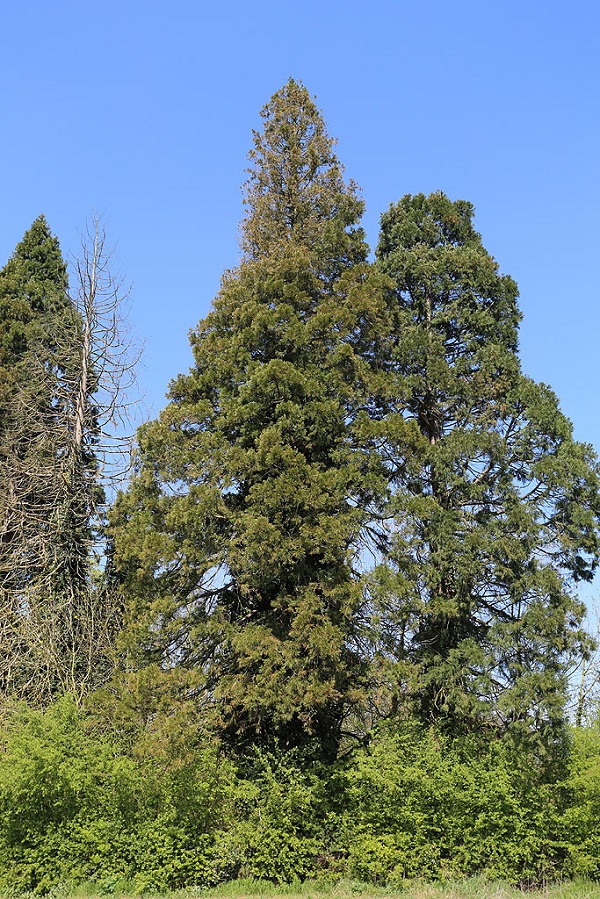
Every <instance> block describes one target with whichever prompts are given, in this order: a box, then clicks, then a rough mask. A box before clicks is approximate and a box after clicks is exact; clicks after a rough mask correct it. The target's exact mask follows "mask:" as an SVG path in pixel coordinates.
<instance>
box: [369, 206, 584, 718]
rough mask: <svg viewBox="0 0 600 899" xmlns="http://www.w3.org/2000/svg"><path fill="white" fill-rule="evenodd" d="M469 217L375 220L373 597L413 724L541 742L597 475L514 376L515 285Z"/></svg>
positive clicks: (547, 404)
mask: <svg viewBox="0 0 600 899" xmlns="http://www.w3.org/2000/svg"><path fill="white" fill-rule="evenodd" d="M472 214H473V209H472V206H471V205H470V204H469V203H466V202H461V201H459V202H457V203H453V202H451V201H450V200H449V199H448V198H447V197H445V196H444V195H443V194H441V193H438V194H433V195H431V196H430V197H425V196H423V195H418V196H416V197H410V196H406V197H404V198H403V199H402V200H401V201H400V202H399V203H398V204H396V205H395V206H392V207H391V208H390V209H389V211H388V212H386V213H385V214H384V215H383V217H382V230H381V237H380V242H379V247H378V250H377V261H378V267H379V269H381V270H382V271H383V272H385V273H386V274H388V275H390V276H391V278H392V279H393V299H394V302H393V307H392V310H393V329H392V335H393V348H392V353H391V357H390V363H391V374H392V378H391V380H390V398H389V403H388V410H389V411H388V412H387V415H386V416H385V419H384V421H383V422H378V423H377V426H376V433H377V434H378V435H379V436H380V437H381V441H382V443H383V445H384V447H385V457H386V460H387V462H388V468H389V477H390V484H391V489H392V491H393V498H392V500H391V504H390V511H391V512H392V513H393V516H394V520H395V522H396V523H397V526H396V527H395V529H394V534H393V536H392V537H391V539H390V541H389V547H388V549H387V553H386V559H385V565H384V566H383V570H382V571H381V572H380V575H379V577H380V582H381V601H382V605H383V609H384V613H385V615H386V617H387V619H388V621H389V634H390V636H391V640H390V643H391V647H390V649H391V652H392V653H393V654H394V655H395V656H397V658H398V659H399V661H400V662H403V661H404V662H409V663H410V664H411V665H412V666H413V667H414V668H415V669H416V676H417V684H416V687H415V688H414V700H415V704H416V708H417V710H418V712H419V714H420V715H421V716H422V717H423V718H424V720H426V721H438V722H439V721H440V720H446V721H447V722H448V723H449V724H450V725H451V726H456V725H457V724H462V725H463V726H465V725H466V726H467V727H469V728H472V727H473V726H474V724H475V722H476V721H477V720H479V721H480V722H487V723H488V724H492V725H494V726H498V725H502V726H504V727H506V726H508V727H512V728H513V729H514V728H515V727H518V728H519V729H520V730H521V731H522V732H531V731H532V730H534V731H535V732H536V733H538V734H539V735H543V734H544V733H545V732H546V731H548V729H550V730H553V729H555V728H556V726H557V725H559V724H560V721H561V720H562V717H563V708H562V704H563V700H564V689H565V683H564V675H563V673H564V670H565V666H564V663H565V660H568V659H569V657H570V656H571V655H575V656H576V655H577V654H578V652H579V651H580V647H581V645H582V643H584V642H585V636H584V634H583V633H582V630H581V627H580V623H581V619H582V614H583V607H582V605H581V603H579V602H578V601H577V599H576V596H575V595H574V592H573V585H574V584H576V583H577V581H580V580H591V577H592V574H593V571H594V568H595V565H596V561H597V557H598V548H599V541H598V528H597V516H598V511H599V509H600V504H599V481H598V472H597V467H596V462H595V457H594V454H593V452H592V451H591V448H590V447H587V446H585V445H582V444H579V443H576V442H575V441H574V440H573V436H572V427H571V424H570V422H569V421H568V420H567V419H566V418H565V417H564V415H562V413H561V412H560V409H559V408H558V403H557V400H556V397H555V396H554V394H553V393H552V392H551V390H550V389H549V388H548V387H546V386H545V385H543V384H536V383H534V382H533V381H531V380H530V379H528V378H526V377H525V376H524V375H523V374H522V373H521V369H520V364H519V360H518V357H517V326H518V322H519V319H520V314H519V311H518V307H517V302H516V301H517V288H516V285H515V283H514V281H512V279H511V278H509V277H507V276H503V275H500V274H499V273H498V265H497V263H496V262H495V261H494V260H493V259H492V257H491V256H490V255H489V254H488V253H487V252H486V250H485V249H484V248H483V246H482V244H481V237H480V235H479V234H477V232H476V231H475V230H474V228H473V225H472V222H471V219H472ZM409 689H410V687H409Z"/></svg>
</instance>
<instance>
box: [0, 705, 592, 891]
mask: <svg viewBox="0 0 600 899" xmlns="http://www.w3.org/2000/svg"><path fill="white" fill-rule="evenodd" d="M178 726H179V725H178V722H177V718H176V717H175V718H174V719H171V720H170V721H168V720H166V719H165V720H163V721H162V723H161V724H157V722H156V720H155V721H154V722H149V723H148V724H147V726H146V728H145V730H144V731H140V732H138V734H137V735H136V738H135V739H134V740H133V741H129V742H128V743H127V742H124V741H123V739H118V738H117V737H116V735H115V733H114V732H113V733H112V734H109V733H107V732H102V731H99V730H98V728H97V723H96V724H95V725H94V724H92V719H91V718H90V717H89V716H87V717H86V716H84V715H82V713H81V712H80V711H78V710H77V709H76V707H75V705H74V703H73V702H72V701H71V700H69V699H68V698H66V699H64V700H61V701H60V702H58V703H56V704H55V705H53V706H52V707H51V708H50V709H49V710H48V711H46V712H45V713H41V712H33V711H31V710H30V709H27V708H25V707H24V708H22V709H20V710H16V711H15V712H14V713H13V714H12V716H11V717H10V718H9V719H8V720H7V721H5V723H4V726H3V728H2V731H1V733H0V739H1V748H2V753H3V761H2V765H1V766H0V888H1V889H6V888H7V887H11V888H18V889H21V890H29V889H35V890H36V891H37V892H44V891H45V890H47V889H49V888H50V887H52V886H53V885H56V884H58V883H60V882H64V881H71V882H77V881H78V880H79V881H81V880H90V879H93V880H96V881H97V883H98V885H99V887H100V888H101V889H103V890H106V891H110V890H111V889H112V888H116V886H117V885H118V883H119V882H120V881H123V882H125V881H128V882H130V883H132V884H133V885H134V887H135V888H136V890H138V891H141V890H147V889H164V888H167V887H170V888H175V887H180V886H184V885H191V884H198V885H204V886H207V885H211V884H215V883H219V882H221V881H223V880H228V879H231V878H235V877H253V878H264V879H270V880H274V881H276V882H289V881H293V880H294V879H304V878H306V877H311V876H320V877H321V878H329V879H335V878H339V877H342V876H346V877H351V878H354V879H356V880H363V881H369V882H373V883H382V884H384V883H396V884H398V885H400V884H402V883H403V882H404V881H405V879H406V878H411V877H422V878H429V879H434V880H435V879H447V878H454V877H461V876H466V875H470V874H473V873H476V872H477V873H484V874H486V876H488V877H490V878H506V879H509V880H512V881H519V880H521V881H523V882H531V883H540V882H542V881H543V880H544V879H552V878H554V877H557V876H560V877H572V876H578V875H584V876H592V877H595V876H597V874H598V872H599V870H600V843H599V841H598V839H597V834H596V830H597V828H596V822H597V816H598V813H599V811H600V810H599V808H598V803H599V801H600V800H599V797H600V779H599V770H598V758H599V757H600V733H599V732H598V730H597V729H595V728H594V729H590V730H587V731H581V730H580V731H576V732H574V733H573V735H572V737H571V740H572V743H571V746H570V747H569V749H570V751H569V752H568V753H567V754H566V756H565V768H564V773H563V776H562V777H561V779H560V780H555V781H553V782H552V783H548V782H546V781H545V780H544V778H543V777H542V776H541V775H540V771H539V769H538V768H537V767H536V765H535V761H534V760H533V759H532V757H525V756H524V755H523V752H522V749H519V750H516V749H515V748H512V749H511V748H510V747H509V746H507V745H502V744H500V743H498V742H492V743H488V744H485V743H482V742H481V741H478V740H477V739H475V738H473V737H469V738H462V739H459V740H453V741H451V740H448V739H447V738H444V737H442V736H441V735H439V734H436V732H435V731H433V730H427V729H423V728H421V727H419V726H416V725H414V724H411V725H407V726H404V727H401V728H392V729H389V728H386V729H384V730H382V731H381V732H380V733H378V734H376V735H374V738H373V741H372V743H371V744H370V746H369V747H365V748H363V749H360V750H359V751H357V752H355V753H354V754H353V755H352V756H350V757H348V758H346V759H344V760H340V761H339V762H337V763H336V764H335V765H333V766H331V765H330V766H317V767H315V766H314V764H313V763H312V762H311V761H310V760H309V759H308V757H307V755H306V753H299V752H298V751H294V752H289V751H282V750H279V751H276V752H264V751H261V750H255V751H253V752H251V753H249V754H248V755H247V756H246V757H245V758H243V759H238V760H237V762H234V761H233V760H232V759H228V758H227V757H225V756H223V755H222V753H221V752H220V751H219V750H218V747H217V746H216V745H214V744H211V743H210V742H196V744H195V745H193V746H190V745H188V744H187V743H186V740H185V739H183V731H179V735H180V737H181V739H178V737H177V734H178Z"/></svg>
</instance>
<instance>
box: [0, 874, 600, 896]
mask: <svg viewBox="0 0 600 899" xmlns="http://www.w3.org/2000/svg"><path fill="white" fill-rule="evenodd" d="M107 887H108V889H107ZM109 889H110V892H109ZM109 896H111V897H113V899H134V897H135V896H136V893H135V892H134V891H132V890H129V889H127V887H126V886H125V885H123V886H122V889H119V885H117V884H115V885H114V889H112V888H110V887H109V885H108V884H106V885H105V886H104V889H103V890H101V891H98V884H96V885H95V886H94V885H91V884H90V885H89V886H87V887H81V888H80V889H78V890H77V891H75V892H69V891H66V890H56V891H55V892H53V893H51V894H50V896H49V897H48V899H107V897H109ZM396 896H398V897H401V899H600V884H595V883H589V882H586V881H574V882H566V883H558V884H549V885H548V886H545V887H543V888H542V889H535V890H525V889H519V887H515V886H511V885H510V884H507V883H493V882H490V881H485V880H481V879H479V878H472V879H470V880H463V881H459V882H456V883H445V884H430V883H419V882H415V881H413V882H411V883H407V885H406V887H404V888H403V889H398V888H397V887H396V888H391V887H390V888H387V887H373V886H370V885H368V884H363V883H358V882H356V881H341V882H340V883H337V884H325V883H310V882H309V883H304V884H290V885H286V886H281V885H280V886H276V885H274V884H271V883H265V882H261V881H249V880H240V881H235V882H233V883H228V884H224V885H223V886H220V887H216V888H215V889H210V890H203V889H200V888H196V889H189V890H179V891H176V892H172V893H168V894H166V895H165V897H164V899H262V897H264V899H393V897H396ZM0 899H5V897H0ZM6 899H15V897H14V896H11V897H6ZM144 899H150V897H149V896H148V895H146V896H145V897H144Z"/></svg>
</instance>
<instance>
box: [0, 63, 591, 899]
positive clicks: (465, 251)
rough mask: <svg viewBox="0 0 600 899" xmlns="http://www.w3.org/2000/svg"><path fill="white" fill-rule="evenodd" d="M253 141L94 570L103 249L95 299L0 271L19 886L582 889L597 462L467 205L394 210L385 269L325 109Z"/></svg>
mask: <svg viewBox="0 0 600 899" xmlns="http://www.w3.org/2000/svg"><path fill="white" fill-rule="evenodd" d="M262 117H263V127H262V130H261V131H260V132H256V133H255V134H254V142H253V149H252V150H251V152H250V161H251V168H250V169H249V178H248V181H247V183H246V185H245V205H246V216H245V219H244V221H243V224H242V230H241V246H242V254H243V255H242V259H241V262H240V264H239V266H238V267H237V268H235V269H233V270H231V271H228V272H226V273H225V275H224V277H223V281H222V286H221V290H220V292H219V294H218V296H217V298H216V299H215V301H214V303H213V306H212V308H211V310H210V312H209V313H208V315H207V316H206V318H205V319H203V320H202V321H201V322H200V323H199V324H198V326H197V327H196V328H195V329H194V331H193V332H192V334H191V345H192V351H193V356H194V362H193V366H192V368H191V370H190V371H189V373H188V374H184V375H180V376H179V377H177V378H176V379H175V380H174V381H173V383H172V385H171V388H170V392H169V400H168V404H167V406H166V408H165V409H164V410H163V412H162V413H161V415H160V417H159V418H158V419H157V420H156V421H152V422H149V423H147V424H146V425H144V426H143V427H142V428H141V429H140V432H139V441H138V449H137V454H136V463H135V471H134V475H133V477H132V479H131V482H130V483H129V485H128V487H127V489H126V490H124V492H122V493H121V494H120V495H119V496H118V498H117V500H116V502H115V503H114V507H113V509H112V511H111V513H110V525H109V528H108V531H107V532H106V531H105V532H104V534H105V536H106V538H107V539H106V544H105V545H106V547H107V549H106V554H105V556H104V558H103V559H102V560H101V564H100V566H98V567H97V570H96V571H95V572H94V571H93V562H94V545H93V544H94V539H95V537H96V536H97V535H98V532H99V529H98V524H99V514H98V509H99V507H100V506H101V502H102V499H103V492H102V479H101V471H100V469H101V462H102V459H103V458H104V457H103V456H102V451H101V448H100V442H101V439H102V434H103V430H104V423H105V422H106V421H107V420H108V419H109V418H110V415H111V414H112V412H113V409H114V402H115V395H114V394H113V393H111V392H110V390H109V391H108V400H107V401H106V402H105V404H104V406H103V404H102V396H103V393H102V391H103V390H104V389H105V388H103V387H102V385H103V383H104V384H106V383H107V382H106V378H105V380H104V382H103V376H105V375H106V373H107V372H108V373H109V376H110V377H109V378H108V381H109V382H112V383H116V382H117V381H118V378H115V373H120V374H123V372H124V371H125V368H124V367H123V364H121V363H120V362H118V363H117V364H116V367H115V362H114V356H111V353H112V352H113V350H114V347H115V346H118V347H120V343H119V338H118V334H117V332H116V331H115V329H114V327H113V324H112V322H114V321H115V320H116V313H115V308H116V307H115V306H114V305H113V298H114V297H115V296H116V292H115V282H114V280H113V279H112V277H111V276H110V273H109V272H108V270H107V269H106V268H105V262H106V257H105V256H103V247H104V242H103V241H104V238H103V235H102V234H101V232H99V231H98V229H97V227H96V230H95V231H94V234H93V235H92V242H91V244H90V245H89V246H88V248H87V249H85V248H84V255H83V257H82V259H81V260H80V262H79V264H78V265H77V267H76V273H77V276H78V278H79V288H78V297H77V298H76V300H75V301H73V299H72V298H71V296H70V295H69V293H68V285H67V278H66V269H65V266H64V263H63V261H62V256H61V254H60V249H59V247H58V242H57V241H56V239H55V238H54V237H53V236H52V235H51V234H50V232H49V230H48V227H47V225H46V223H45V221H44V220H43V219H39V220H37V221H36V222H35V223H34V225H33V227H32V229H31V230H30V231H29V232H28V233H27V234H26V236H25V238H24V240H23V242H22V243H21V244H19V246H18V247H17V249H16V251H15V254H14V256H13V257H12V258H11V260H10V261H9V263H8V264H7V266H6V267H5V269H4V270H2V272H0V512H1V521H0V612H1V613H2V620H1V626H0V690H1V693H2V703H1V706H0V713H1V714H0V889H13V890H17V891H27V890H33V891H34V892H36V893H44V892H47V891H49V890H51V889H53V888H55V887H58V886H59V885H60V884H62V883H68V882H72V883H76V882H86V881H90V880H92V881H95V882H96V883H97V885H98V889H99V890H100V891H102V892H104V893H109V892H114V891H117V890H118V889H120V885H121V884H125V883H128V884H130V885H131V886H132V889H134V890H135V891H136V892H143V891H148V890H162V889H167V888H176V887H184V886H190V885H193V884H195V885H198V886H200V887H207V886H210V885H214V884H218V883H221V882H223V881H227V880H230V879H233V878H255V879H266V880H269V881H272V882H276V883H283V882H291V881H293V880H295V879H301V880H303V879H307V878H321V879H322V880H323V879H325V880H330V881H333V880H335V879H336V878H340V877H348V878H353V879H355V880H356V881H368V882H370V883H376V884H391V885H397V886H398V887H400V886H401V885H403V884H404V883H405V881H406V880H407V879H408V878H416V877H421V878H423V877H424V878H430V879H433V880H444V879H448V878H454V877H465V876H470V875H473V874H481V875H483V876H485V877H488V878H506V879H508V880H510V881H512V882H515V883H525V884H539V883H541V882H545V881H546V880H547V879H552V878H561V877H572V876H580V875H581V876H586V877H592V878H597V877H599V876H600V840H599V839H598V837H597V836H596V829H597V826H596V822H597V820H598V816H599V814H600V731H599V730H598V716H597V710H595V709H593V708H591V707H590V708H588V709H586V710H585V711H586V713H587V717H585V720H587V721H588V722H589V725H588V726H587V727H586V728H581V727H577V728H572V727H570V725H569V721H568V717H567V715H566V712H565V700H566V696H567V692H568V677H569V671H570V670H571V666H573V665H576V664H577V663H581V662H582V660H583V661H586V662H587V663H588V664H591V663H590V662H589V652H590V649H591V647H592V641H591V640H590V638H589V636H588V635H587V634H586V632H585V630H584V629H583V627H582V620H583V612H584V608H583V605H582V603H581V602H580V601H579V598H578V594H577V590H578V584H579V583H580V582H582V581H589V580H590V579H591V578H592V576H593V573H594V571H595V568H596V565H597V562H598V559H599V556H600V482H599V469H598V463H597V460H596V457H595V455H594V453H593V451H592V450H591V448H590V447H588V446H586V445H583V444H580V443H577V442H576V441H574V439H573V433H572V427H571V424H570V422H569V421H568V420H567V419H566V418H565V416H564V415H563V414H562V413H561V411H560V408H559V405H558V401H557V399H556V397H555V396H554V394H553V393H552V391H551V390H550V388H549V387H547V386H545V385H541V384H536V383H534V382H533V381H531V380H530V379H529V378H527V377H526V376H525V375H524V374H523V372H522V370H521V366H520V361H519V357H518V325H519V321H520V312H519V309H518V305H517V288H516V285H515V283H514V282H513V281H512V279H511V278H510V277H508V276H506V275H502V274H500V272H499V268H498V265H497V263H496V262H495V261H494V259H493V258H492V257H491V256H490V255H489V253H488V252H487V251H486V249H485V248H484V247H483V244H482V240H481V237H480V235H479V234H478V233H477V232H476V231H475V229H474V227H473V222H472V217H473V209H472V207H471V205H470V204H469V203H467V202H465V201H457V202H453V201H451V200H450V199H449V198H448V197H446V196H445V195H444V194H442V193H435V194H432V195H431V196H429V197H425V196H424V195H421V194H419V195H416V196H405V197H404V198H402V199H401V200H400V202H399V203H397V204H395V205H393V206H391V207H390V208H389V210H388V211H387V212H386V213H385V214H384V215H383V217H382V228H381V235H380V241H379V245H378V249H377V252H376V258H375V260H374V261H373V262H369V260H368V248H367V246H366V243H365V239H364V233H363V231H362V229H361V227H360V216H361V213H362V210H363V203H362V200H361V198H360V196H359V194H358V191H357V188H356V186H355V185H354V184H353V183H352V182H346V181H345V180H344V177H343V168H342V166H341V165H340V163H339V161H338V159H337V156H336V154H335V152H334V144H335V142H334V141H333V139H332V138H330V137H329V135H328V133H327V128H326V126H325V123H324V121H323V118H322V116H321V114H320V112H319V110H318V109H317V107H316V106H315V103H314V101H313V99H312V98H311V97H310V95H309V94H308V92H307V91H306V89H305V88H304V87H303V86H302V85H301V84H298V83H297V82H294V81H293V80H290V81H289V82H288V83H287V84H286V85H285V86H284V87H283V88H282V89H281V90H279V91H278V92H277V93H276V94H275V95H274V96H273V97H272V99H271V100H270V101H269V103H268V104H267V105H266V106H265V108H264V109H263V112H262ZM96 225H97V223H96ZM103 279H104V280H103ZM98 285H100V287H98ZM102 285H103V286H102ZM103 290H104V293H102V291H103ZM103 297H104V300H103V299H102V298H103ZM99 302H100V305H99ZM102 302H104V303H105V305H104V307H103V306H102ZM102 308H104V312H105V313H106V312H107V313H108V319H106V318H105V320H104V324H103V323H102V321H103V320H102V315H101V312H100V310H101V309H102ZM99 322H100V325H99V324H98V323H99ZM107 322H108V323H107ZM117 359H121V356H120V355H119V354H118V353H117ZM121 625H122V626H121ZM117 626H121V630H120V633H119V634H118V638H117V639H115V633H116V631H117ZM583 686H585V684H584V685H583ZM581 695H582V696H584V695H585V691H584V690H583V689H582V690H581ZM23 700H25V701H23ZM580 711H583V710H580ZM581 720H584V716H583V714H581V715H580V716H579V722H580V721H581Z"/></svg>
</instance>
